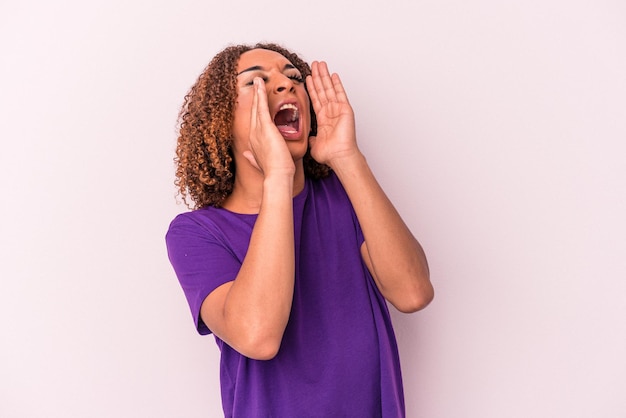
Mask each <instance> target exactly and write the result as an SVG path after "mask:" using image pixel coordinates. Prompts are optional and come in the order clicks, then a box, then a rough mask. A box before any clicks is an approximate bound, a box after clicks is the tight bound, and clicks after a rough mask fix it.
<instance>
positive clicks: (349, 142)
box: [306, 61, 359, 166]
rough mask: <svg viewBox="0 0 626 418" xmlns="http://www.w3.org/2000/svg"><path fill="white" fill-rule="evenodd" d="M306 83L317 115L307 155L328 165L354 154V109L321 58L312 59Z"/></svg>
mask: <svg viewBox="0 0 626 418" xmlns="http://www.w3.org/2000/svg"><path fill="white" fill-rule="evenodd" d="M306 85H307V89H308V92H309V96H310V97H311V103H312V105H313V109H314V110H315V114H316V116H317V136H312V137H310V138H309V144H310V147H311V156H312V157H313V158H314V159H315V160H316V161H317V162H319V163H322V164H329V165H331V166H332V163H333V162H336V161H338V160H340V159H342V158H344V157H349V156H353V155H357V154H358V153H359V150H358V147H357V144H356V132H355V125H354V112H353V110H352V106H350V102H349V101H348V97H347V95H346V92H345V90H344V88H343V85H342V84H341V80H340V79H339V76H338V75H337V74H333V75H332V76H331V75H330V73H329V71H328V66H327V65H326V63H325V62H324V61H321V62H317V61H313V63H312V64H311V75H310V76H308V77H307V79H306Z"/></svg>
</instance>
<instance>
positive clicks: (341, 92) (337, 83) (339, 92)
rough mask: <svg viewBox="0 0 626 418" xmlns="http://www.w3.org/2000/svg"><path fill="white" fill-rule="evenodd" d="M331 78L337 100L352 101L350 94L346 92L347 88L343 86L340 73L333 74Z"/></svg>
mask: <svg viewBox="0 0 626 418" xmlns="http://www.w3.org/2000/svg"><path fill="white" fill-rule="evenodd" d="M331 80H332V82H333V89H334V91H335V96H336V98H337V100H338V101H339V102H345V103H350V101H349V100H348V95H347V94H346V90H345V89H344V88H343V83H342V82H341V79H340V78H339V74H337V73H335V74H333V75H332V77H331Z"/></svg>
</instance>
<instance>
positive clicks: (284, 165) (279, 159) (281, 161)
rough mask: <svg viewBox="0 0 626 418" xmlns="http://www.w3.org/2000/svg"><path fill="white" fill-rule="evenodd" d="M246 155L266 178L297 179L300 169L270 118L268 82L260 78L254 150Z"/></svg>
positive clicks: (253, 129)
mask: <svg viewBox="0 0 626 418" xmlns="http://www.w3.org/2000/svg"><path fill="white" fill-rule="evenodd" d="M243 156H244V157H246V159H247V160H248V161H249V162H250V164H252V165H253V166H254V167H256V168H257V169H258V170H259V171H261V172H262V173H263V175H264V176H265V177H268V176H269V175H270V174H275V173H276V174H288V175H291V176H293V175H294V173H295V170H296V167H295V164H294V162H293V158H292V157H291V154H290V152H289V148H287V144H286V143H285V139H284V138H283V136H282V135H281V134H280V131H279V130H278V128H277V127H276V125H275V124H274V121H273V120H272V117H271V116H270V112H269V107H268V102H267V92H266V90H265V83H264V82H263V80H262V79H261V78H260V77H255V78H254V95H253V97H252V106H251V110H250V149H249V150H247V151H244V152H243Z"/></svg>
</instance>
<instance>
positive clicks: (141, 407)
mask: <svg viewBox="0 0 626 418" xmlns="http://www.w3.org/2000/svg"><path fill="white" fill-rule="evenodd" d="M256 41H274V42H278V43H281V44H283V45H285V46H287V47H289V48H292V49H294V50H295V51H297V52H299V53H300V54H301V55H302V56H303V57H304V58H305V59H306V60H308V61H312V60H314V59H324V60H327V61H328V62H329V65H330V67H331V70H332V71H336V72H338V73H340V74H341V75H342V79H343V81H344V83H345V86H346V88H347V90H348V93H349V97H350V99H351V102H352V104H353V107H354V109H355V111H356V115H357V124H358V140H359V143H360V146H361V148H362V150H363V152H364V153H365V154H366V155H367V157H368V160H369V162H370V164H371V166H372V168H373V170H374V171H375V173H376V174H377V176H378V178H379V180H380V183H381V184H382V185H383V187H384V188H385V189H386V191H387V192H388V194H389V196H390V198H391V199H392V200H393V202H394V203H395V204H396V206H397V208H398V210H399V211H400V212H401V214H402V215H403V217H404V219H405V220H406V222H407V223H408V224H409V226H410V227H411V229H412V230H413V232H414V233H415V235H416V236H417V237H418V238H419V239H420V241H421V242H422V244H423V246H424V247H425V249H426V252H427V255H428V257H429V261H430V266H431V272H432V280H433V282H434V285H435V288H436V297H435V300H434V302H433V303H432V304H431V305H430V306H429V307H428V308H427V309H426V310H424V311H421V312H419V313H416V314H413V315H402V314H398V313H397V312H394V313H393V320H394V323H395V327H396V332H397V336H398V341H399V347H400V354H401V358H402V366H403V374H404V381H405V394H406V403H407V414H408V417H409V418H415V417H420V418H421V417H424V418H508V417H520V418H521V417H523V418H528V417H542V418H543V417H545V418H555V417H557V418H560V417H563V418H572V417H590V418H591V417H593V418H597V417H600V418H609V417H611V418H619V417H626V355H625V354H626V254H625V253H626V216H625V214H626V162H625V160H626V145H625V144H626V81H625V79H626V3H624V2H623V1H620V0H612V1H611V0H600V1H598V0H574V1H565V0H542V1H537V0H530V1H528V0H525V1H496V0H477V1H466V0H444V1H432V0H427V1H422V0H417V1H413V0H406V1H399V0H388V1H384V2H382V1H364V0H360V1H356V0H355V1H345V2H339V1H336V0H318V1H316V2H311V3H310V4H309V5H306V6H305V5H301V4H299V3H293V2H284V1H280V2H278V1H270V2H267V1H266V2H257V1H249V0H243V1H239V2H214V1H208V0H207V1H199V0H195V1H194V0H179V1H163V0H160V1H147V0H146V1H128V0H124V1H122V0H106V1H103V0H100V1H89V2H85V1H78V0H74V1H55V2H45V1H32V2H29V1H21V2H17V1H12V2H9V1H8V0H3V1H2V3H1V6H0V47H1V49H0V63H1V64H0V106H1V107H0V135H1V140H2V143H1V144H2V147H1V149H0V170H1V175H0V185H1V187H2V189H1V190H2V204H1V208H0V211H1V214H2V216H1V220H0V222H1V224H0V228H1V229H0V245H1V253H0V254H1V257H2V259H1V262H0V278H1V289H0V416H1V417H3V418H35V417H37V418H39V417H41V418H66V417H81V418H83V417H94V418H103V417H118V418H119V417H123V418H126V417H129V418H130V417H150V418H153V417H154V418H156V417H164V418H166V417H167V418H170V417H171V418H181V417H184V418H192V417H218V416H220V415H221V404H220V394H219V381H218V374H219V359H218V350H217V347H216V345H215V343H214V340H213V338H212V337H200V336H198V335H197V334H196V333H195V331H194V327H193V324H192V321H191V316H190V315H189V311H188V307H187V304H186V301H185V299H184V296H183V293H182V291H181V289H180V287H179V285H178V281H177V279H176V277H175V275H174V272H173V270H172V268H171V266H170V264H169V262H168V260H167V255H166V251H165V243H164V235H165V232H166V229H167V227H168V224H169V222H170V220H171V219H172V218H173V217H174V216H175V215H176V214H177V213H179V212H183V211H185V210H186V208H185V207H184V205H181V204H178V203H177V202H176V198H175V194H176V191H175V188H174V185H173V179H174V165H173V161H172V159H173V156H174V147H175V141H176V118H177V113H178V110H179V108H180V106H181V104H182V101H183V97H184V95H185V94H186V92H187V90H188V89H189V87H190V86H191V85H192V84H193V83H194V81H195V80H196V78H197V76H198V75H199V74H200V72H201V71H202V69H203V68H204V67H205V65H206V64H207V63H208V62H209V60H210V58H211V57H212V56H213V55H214V54H215V53H216V52H218V51H219V50H221V49H222V48H223V47H225V46H227V45H229V44H231V43H241V42H245V43H250V42H256Z"/></svg>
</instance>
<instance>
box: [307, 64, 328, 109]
mask: <svg viewBox="0 0 626 418" xmlns="http://www.w3.org/2000/svg"><path fill="white" fill-rule="evenodd" d="M323 70H324V68H323V67H322V62H318V61H313V63H312V64H311V81H312V85H313V89H312V90H313V91H314V92H315V94H316V95H317V100H318V101H319V102H320V104H324V103H326V102H327V101H328V98H327V97H326V89H325V87H324V80H323V77H324V74H323ZM326 71H328V68H327V67H326Z"/></svg>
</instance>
